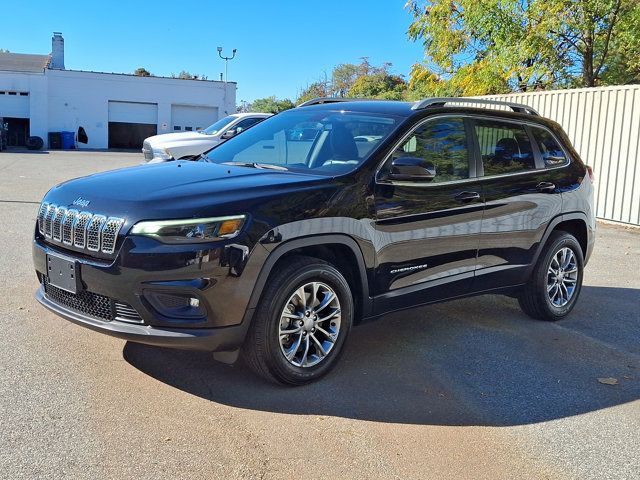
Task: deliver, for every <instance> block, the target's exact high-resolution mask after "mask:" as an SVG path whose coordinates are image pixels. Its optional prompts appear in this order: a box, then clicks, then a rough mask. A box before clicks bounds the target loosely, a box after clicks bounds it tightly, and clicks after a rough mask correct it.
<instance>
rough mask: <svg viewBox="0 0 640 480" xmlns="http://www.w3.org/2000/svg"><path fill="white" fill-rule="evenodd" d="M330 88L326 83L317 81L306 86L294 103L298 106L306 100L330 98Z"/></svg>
mask: <svg viewBox="0 0 640 480" xmlns="http://www.w3.org/2000/svg"><path fill="white" fill-rule="evenodd" d="M330 96H331V87H330V86H329V85H327V83H326V82H322V81H317V82H313V83H311V84H309V85H307V86H306V87H305V88H303V89H302V91H301V92H300V94H299V95H298V98H297V100H296V103H297V104H298V105H299V104H301V103H303V102H306V101H307V100H312V99H314V98H318V97H330Z"/></svg>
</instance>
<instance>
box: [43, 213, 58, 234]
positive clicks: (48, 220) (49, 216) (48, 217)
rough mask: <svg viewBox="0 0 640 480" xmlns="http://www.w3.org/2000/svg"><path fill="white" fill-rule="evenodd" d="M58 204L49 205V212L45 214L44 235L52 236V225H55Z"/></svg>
mask: <svg viewBox="0 0 640 480" xmlns="http://www.w3.org/2000/svg"><path fill="white" fill-rule="evenodd" d="M56 208H58V206H57V205H49V206H48V207H47V212H46V213H45V214H44V236H45V237H48V238H51V227H52V225H53V216H54V215H55V214H56Z"/></svg>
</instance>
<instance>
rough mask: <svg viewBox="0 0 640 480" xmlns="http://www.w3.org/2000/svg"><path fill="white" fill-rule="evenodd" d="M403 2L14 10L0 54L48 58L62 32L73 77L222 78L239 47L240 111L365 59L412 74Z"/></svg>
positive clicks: (417, 48)
mask: <svg viewBox="0 0 640 480" xmlns="http://www.w3.org/2000/svg"><path fill="white" fill-rule="evenodd" d="M405 1H406V0H368V1H365V0H342V1H336V0H323V1H321V2H309V1H297V2H296V1H289V0H287V1H276V0H272V1H257V0H251V1H249V0H247V1H232V0H227V1H212V0H208V1H207V0H201V1H195V2H194V1H189V2H180V1H164V0H160V1H154V2H142V1H136V0H130V1H128V2H121V1H116V0H112V1H109V0H104V1H100V2H92V1H90V0H86V1H83V2H70V1H61V0H56V1H51V0H49V1H40V0H37V1H36V0H29V1H25V2H10V6H9V4H8V5H6V6H5V7H4V8H5V21H3V22H2V28H1V29H0V48H5V49H9V50H10V51H12V52H18V53H49V52H50V51H51V34H52V32H53V31H61V32H62V33H63V36H64V38H65V66H66V67H67V68H70V69H78V70H96V71H105V72H124V73H128V72H132V71H133V70H135V69H136V68H138V67H145V68H147V69H148V70H149V71H151V72H152V73H154V74H157V75H167V76H168V75H170V74H171V73H179V72H180V70H188V71H190V72H192V73H202V74H205V75H207V76H208V77H209V79H218V78H219V75H220V72H223V71H224V63H223V61H222V60H220V59H219V58H218V53H217V51H216V47H217V46H218V45H220V46H222V47H224V50H225V51H224V52H223V53H228V54H230V53H231V50H232V49H233V48H237V49H238V53H237V57H236V59H235V60H233V61H232V62H230V63H229V80H233V81H237V82H238V96H237V100H238V103H239V102H240V101H241V100H246V101H251V100H253V99H255V98H259V97H265V96H269V95H276V96H278V97H289V98H295V97H296V95H297V94H298V92H299V90H300V88H302V87H303V86H305V85H306V84H308V83H310V82H313V81H314V80H316V79H318V78H321V77H323V75H324V73H325V72H326V74H327V75H328V76H329V75H330V74H331V69H332V67H333V66H334V65H337V64H339V63H357V62H358V61H359V57H363V56H367V57H369V58H370V62H372V63H374V64H381V63H382V62H385V61H388V62H391V63H393V67H392V70H393V71H394V72H395V73H398V74H404V75H406V76H408V73H409V71H410V69H411V65H413V64H414V63H416V62H420V61H421V60H422V58H423V53H422V52H423V51H422V47H421V45H420V44H419V43H418V44H416V43H413V42H410V41H409V40H407V36H406V31H407V28H408V26H409V23H410V22H411V16H410V14H409V13H408V12H407V11H406V10H405V9H404V4H405ZM7 8H9V10H10V14H8V15H7V14H6V13H7V11H6V9H7ZM9 18H11V19H12V21H6V19H9ZM21 18H23V19H25V21H24V22H23V21H19V20H18V19H21Z"/></svg>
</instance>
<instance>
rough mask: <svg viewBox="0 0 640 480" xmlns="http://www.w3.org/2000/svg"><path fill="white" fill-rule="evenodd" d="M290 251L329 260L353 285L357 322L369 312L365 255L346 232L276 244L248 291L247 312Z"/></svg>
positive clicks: (255, 302)
mask: <svg viewBox="0 0 640 480" xmlns="http://www.w3.org/2000/svg"><path fill="white" fill-rule="evenodd" d="M291 255H308V256H312V257H316V258H320V259H322V260H325V261H327V262H329V263H331V264H332V265H333V266H334V267H336V268H337V269H338V270H339V271H340V272H341V273H342V274H343V275H344V276H345V278H346V279H347V281H348V282H349V284H350V285H351V286H352V291H353V299H354V307H355V309H356V312H355V313H356V317H355V318H356V322H355V323H358V322H359V320H360V319H362V318H364V317H367V316H370V315H371V312H372V310H373V300H372V299H371V297H370V295H369V281H368V276H367V269H366V266H365V261H364V256H363V254H362V251H361V250H360V247H359V246H358V243H357V242H356V241H355V240H354V239H353V238H351V237H349V236H348V235H342V234H335V235H314V236H310V237H305V238H297V239H292V240H288V241H286V242H284V243H282V244H281V245H279V246H277V247H276V248H275V249H274V250H273V251H272V252H271V253H270V254H269V256H268V257H267V259H266V261H265V263H264V265H263V266H262V268H261V270H260V273H259V274H258V278H257V280H256V282H255V285H254V288H253V291H252V293H251V296H250V299H249V304H248V306H247V313H252V312H253V310H254V309H255V308H256V307H257V305H258V303H259V301H260V299H261V297H262V292H263V291H264V288H265V285H266V283H267V280H268V279H269V276H270V275H271V273H272V272H273V270H274V268H276V267H277V265H278V263H279V262H281V261H284V260H286V258H287V257H288V256H291Z"/></svg>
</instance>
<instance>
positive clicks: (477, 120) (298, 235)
mask: <svg viewBox="0 0 640 480" xmlns="http://www.w3.org/2000/svg"><path fill="white" fill-rule="evenodd" d="M302 130H303V131H305V132H310V131H311V130H313V132H314V133H313V135H311V134H308V135H303V136H301V135H296V134H295V132H299V131H302ZM592 183H593V178H592V172H591V170H590V168H589V167H587V166H585V165H584V163H583V162H582V161H581V160H580V158H579V157H578V154H577V153H576V151H575V150H574V149H573V148H572V146H571V145H570V142H569V140H568V139H567V136H566V135H565V133H564V132H563V131H562V129H561V128H560V127H559V126H558V125H557V124H556V123H554V122H551V121H549V120H545V119H543V118H541V117H540V116H539V115H537V113H536V112H535V111H534V110H533V109H531V108H530V107H527V106H524V105H518V104H511V103H498V102H490V101H481V100H470V99H447V98H436V99H428V100H424V101H421V102H417V103H413V104H412V103H404V102H391V101H338V100H337V99H316V100H313V101H310V102H307V103H305V104H303V105H301V106H299V107H298V108H295V109H292V110H289V111H286V112H284V113H280V114H278V115H275V116H273V117H271V118H269V119H267V120H265V121H264V122H262V123H260V124H258V125H256V126H255V127H253V128H251V129H250V130H247V131H246V132H244V133H242V134H241V135H238V136H237V137H234V138H233V139H231V140H229V141H228V142H226V143H223V144H221V145H220V146H218V147H216V148H214V149H213V150H211V151H209V152H208V153H207V154H206V155H204V156H202V157H201V158H200V159H199V161H178V162H170V163H164V164H157V165H152V166H148V165H146V166H141V167H133V168H126V169H122V170H116V171H112V172H107V173H101V174H96V175H91V176H89V177H85V178H80V179H76V180H71V181H68V182H66V183H63V184H61V185H58V186H56V187H54V188H53V189H51V190H50V191H49V192H48V193H47V194H46V196H45V198H44V201H43V203H42V205H41V207H40V210H39V213H38V220H37V226H36V228H35V238H34V241H33V259H34V263H35V269H36V272H37V275H38V279H39V281H40V283H41V287H40V288H39V290H38V291H37V294H36V296H37V299H38V300H39V301H40V303H42V304H43V305H44V306H45V307H47V308H48V309H50V310H52V311H53V312H55V313H56V314H58V315H60V316H61V317H64V318H66V319H67V320H70V321H72V322H75V323H77V324H79V325H83V326H85V327H89V328H91V329H94V330H97V331H99V332H103V333H106V334H109V335H114V336H116V337H119V338H123V339H125V340H130V341H133V342H141V343H147V344H151V345H159V346H165V347H176V348H185V349H203V350H208V351H212V352H215V353H214V356H215V357H216V358H217V359H219V360H222V361H226V362H233V361H235V360H236V358H237V356H238V354H239V353H240V352H241V353H242V355H243V357H244V358H245V360H246V361H247V363H248V364H249V365H250V366H251V367H252V368H253V369H254V370H255V371H256V372H257V373H259V374H260V375H262V376H264V377H266V378H268V379H271V380H275V381H278V382H282V383H288V384H302V383H306V382H309V381H312V380H315V379H317V378H318V377H320V376H322V375H324V374H325V373H327V372H328V371H329V370H330V369H331V368H332V367H333V366H334V365H335V364H336V362H337V361H338V358H339V357H340V354H341V353H342V351H343V350H344V344H345V341H346V339H347V336H348V335H349V331H350V329H351V327H352V326H353V325H356V324H358V323H360V322H362V321H364V320H367V319H371V318H373V317H377V316H380V315H382V314H385V313H388V312H392V311H395V310H400V309H405V308H409V307H414V306H417V305H424V304H427V303H431V302H438V301H442V300H448V299H453V298H460V297H465V296H469V295H476V294H479V293H503V294H507V295H511V296H513V297H516V298H517V299H518V301H519V302H520V305H521V307H522V309H523V310H524V311H525V312H526V313H527V314H528V315H530V316H531V317H533V318H537V319H540V320H558V319H560V318H562V317H564V316H565V315H567V314H568V313H569V312H570V311H571V309H572V308H573V307H574V305H575V303H576V301H577V299H578V295H579V293H580V287H581V284H582V274H583V268H584V265H585V264H586V262H587V260H588V258H589V255H590V253H591V251H592V249H593V242H594V229H595V221H594V212H593V203H592V202H593V185H592Z"/></svg>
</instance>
